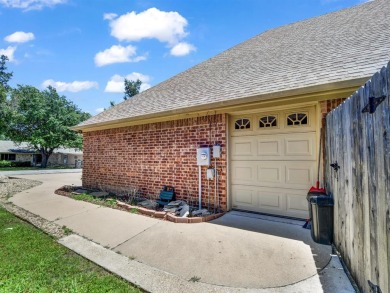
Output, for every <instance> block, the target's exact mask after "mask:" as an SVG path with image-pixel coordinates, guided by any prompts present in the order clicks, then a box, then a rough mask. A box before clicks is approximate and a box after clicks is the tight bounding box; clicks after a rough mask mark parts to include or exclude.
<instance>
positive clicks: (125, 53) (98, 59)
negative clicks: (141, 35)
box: [95, 45, 146, 67]
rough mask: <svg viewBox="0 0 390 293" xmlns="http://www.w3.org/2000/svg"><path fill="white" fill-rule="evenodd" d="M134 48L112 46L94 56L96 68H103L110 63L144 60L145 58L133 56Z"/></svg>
mask: <svg viewBox="0 0 390 293" xmlns="http://www.w3.org/2000/svg"><path fill="white" fill-rule="evenodd" d="M136 50H137V49H136V47H134V46H131V45H129V46H127V47H123V46H121V45H114V46H112V47H111V48H109V49H106V50H104V51H102V52H99V53H97V54H96V55H95V64H96V66H99V67H100V66H104V65H108V64H112V63H124V62H139V61H142V60H145V59H146V56H135V55H136Z"/></svg>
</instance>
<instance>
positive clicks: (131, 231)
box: [10, 174, 350, 292]
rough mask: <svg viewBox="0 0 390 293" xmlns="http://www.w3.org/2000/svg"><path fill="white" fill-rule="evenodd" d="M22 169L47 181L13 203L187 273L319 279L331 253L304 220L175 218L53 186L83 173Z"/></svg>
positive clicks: (228, 283) (276, 281)
mask: <svg viewBox="0 0 390 293" xmlns="http://www.w3.org/2000/svg"><path fill="white" fill-rule="evenodd" d="M18 177H21V178H28V179H34V180H40V181H43V182H44V183H43V184H42V185H40V186H37V187H35V188H33V189H30V190H26V191H24V192H22V193H19V194H17V195H15V196H13V197H12V198H11V199H10V201H12V202H13V203H14V204H16V205H18V206H20V207H22V208H24V209H26V210H28V211H30V212H32V213H34V214H37V215H39V216H41V217H43V218H45V219H47V220H49V221H53V222H55V223H57V224H59V225H61V226H63V225H65V226H67V227H69V228H70V229H72V230H73V231H75V232H76V233H77V234H79V235H81V236H83V237H85V238H86V239H90V240H92V241H93V242H95V243H98V244H100V245H102V246H103V247H106V248H109V249H110V250H111V251H115V252H118V253H120V254H122V255H124V256H127V257H128V258H130V259H131V260H135V261H136V262H138V263H142V264H144V265H146V266H148V267H151V268H153V269H157V270H159V271H163V272H167V273H168V275H169V274H172V275H175V276H177V277H179V278H181V279H184V280H189V279H191V278H195V277H196V278H200V279H199V281H200V282H202V283H206V284H214V285H219V286H223V287H226V288H256V289H260V288H287V287H285V286H292V285H293V284H297V283H299V282H304V280H308V279H310V278H313V277H314V276H316V278H315V280H316V282H317V283H319V284H316V285H318V286H320V287H321V283H320V282H319V280H320V279H319V278H318V275H317V274H318V272H319V271H320V270H322V269H323V268H324V267H326V265H327V264H328V263H329V261H330V259H331V256H330V254H331V247H330V246H326V245H320V244H316V243H314V242H313V241H312V240H311V237H310V231H309V230H306V229H303V228H302V227H301V226H302V224H303V223H302V222H301V221H293V220H285V219H279V218H275V217H267V216H260V215H255V214H249V213H242V212H230V213H227V214H226V215H225V216H223V217H221V218H219V219H217V220H214V221H212V222H209V223H199V224H174V223H171V222H166V221H161V220H157V219H153V218H149V217H145V216H142V215H135V214H131V213H128V212H123V211H119V210H114V209H110V208H105V207H99V206H96V205H93V204H90V203H85V202H80V201H75V200H72V199H69V198H66V197H63V196H59V195H56V194H54V190H55V189H56V188H58V187H60V186H62V185H65V184H75V185H80V184H81V182H80V174H51V175H48V174H45V175H23V176H18ZM65 242H66V241H64V243H65ZM349 285H350V284H349ZM273 292H275V291H273ZM307 292H309V291H307ZM319 292H322V291H319ZM342 292H348V291H342Z"/></svg>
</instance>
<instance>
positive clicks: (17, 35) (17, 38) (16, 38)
mask: <svg viewBox="0 0 390 293" xmlns="http://www.w3.org/2000/svg"><path fill="white" fill-rule="evenodd" d="M34 39H35V36H34V34H33V33H25V32H14V33H13V34H10V35H8V36H6V37H5V38H4V40H5V41H7V42H8V43H25V42H28V41H32V40H34Z"/></svg>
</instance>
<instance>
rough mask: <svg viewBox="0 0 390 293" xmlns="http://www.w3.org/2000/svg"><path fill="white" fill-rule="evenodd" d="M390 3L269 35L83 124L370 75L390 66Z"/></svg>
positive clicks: (336, 14) (370, 5)
mask: <svg viewBox="0 0 390 293" xmlns="http://www.w3.org/2000/svg"><path fill="white" fill-rule="evenodd" d="M389 20H390V1H389V0H375V1H371V2H368V3H365V4H361V5H358V6H355V7H352V8H348V9H344V10H340V11H336V12H333V13H330V14H326V15H323V16H319V17H315V18H311V19H308V20H304V21H300V22H297V23H293V24H289V25H285V26H282V27H279V28H275V29H272V30H269V31H266V32H264V33H262V34H260V35H257V36H255V37H253V38H251V39H249V40H248V41H245V42H243V43H241V44H239V45H237V46H235V47H233V48H231V49H229V50H227V51H225V52H222V53H221V54H218V55H216V56H215V57H213V58H211V59H208V60H206V61H204V62H203V63H200V64H199V65H196V66H194V67H192V68H190V69H188V70H186V71H184V72H182V73H180V74H178V75H176V76H174V77H172V78H170V79H168V80H166V81H164V82H162V83H160V84H158V85H156V86H154V87H152V88H150V89H148V90H146V91H144V92H142V93H140V94H138V95H137V96H135V97H133V98H131V99H129V100H127V101H124V102H122V103H120V104H118V105H116V106H115V107H113V108H110V109H108V110H106V111H104V112H102V113H100V114H98V115H96V116H94V117H92V118H90V119H89V120H87V121H85V122H83V123H81V124H79V125H78V126H79V127H82V126H91V125H93V124H99V123H106V122H109V121H114V120H120V119H127V118H132V119H135V120H136V119H137V118H141V117H142V116H144V115H150V114H157V113H164V112H168V111H173V110H179V109H181V110H185V109H188V110H190V109H191V108H193V107H196V106H199V105H207V104H212V103H216V102H226V101H232V100H237V101H241V100H242V102H245V98H247V97H251V96H259V100H260V99H261V96H262V95H266V94H270V93H276V92H281V91H288V90H292V89H296V88H306V87H311V86H317V85H324V84H329V83H337V82H339V81H345V80H354V79H358V78H363V77H369V76H371V75H372V74H374V73H375V72H376V71H377V70H378V69H380V68H381V67H382V66H384V65H385V64H387V62H388V61H389V60H390V21H389Z"/></svg>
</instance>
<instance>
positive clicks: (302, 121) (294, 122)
mask: <svg viewBox="0 0 390 293" xmlns="http://www.w3.org/2000/svg"><path fill="white" fill-rule="evenodd" d="M308 124H309V119H308V116H307V113H293V114H290V115H288V116H287V125H288V126H301V125H308Z"/></svg>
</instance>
